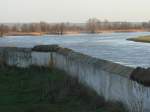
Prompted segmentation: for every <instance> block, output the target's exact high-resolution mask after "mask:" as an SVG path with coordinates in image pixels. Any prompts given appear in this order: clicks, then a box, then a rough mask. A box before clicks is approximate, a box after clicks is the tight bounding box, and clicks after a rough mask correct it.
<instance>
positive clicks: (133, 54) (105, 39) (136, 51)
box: [0, 32, 150, 68]
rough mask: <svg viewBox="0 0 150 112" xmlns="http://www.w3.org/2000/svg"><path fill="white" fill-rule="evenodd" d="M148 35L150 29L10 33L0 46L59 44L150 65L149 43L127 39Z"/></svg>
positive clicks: (109, 57)
mask: <svg viewBox="0 0 150 112" xmlns="http://www.w3.org/2000/svg"><path fill="white" fill-rule="evenodd" d="M143 35H150V32H132V33H102V34H80V35H63V36H58V35H45V36H9V37H5V38H0V46H13V47H33V46H35V45H45V44H59V45H60V46H63V47H67V48H71V49H73V50H75V51H78V52H82V53H84V54H87V55H90V56H93V57H96V58H100V59H106V60H110V61H113V62H115V63H120V64H123V65H127V66H132V67H137V66H141V67H145V68H148V67H150V43H141V42H132V41H128V40H126V39H127V38H131V37H137V36H143Z"/></svg>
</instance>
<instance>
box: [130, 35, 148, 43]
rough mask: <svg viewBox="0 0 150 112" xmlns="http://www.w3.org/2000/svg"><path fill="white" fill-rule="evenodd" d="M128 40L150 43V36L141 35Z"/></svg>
mask: <svg viewBox="0 0 150 112" xmlns="http://www.w3.org/2000/svg"><path fill="white" fill-rule="evenodd" d="M127 40H129V41H133V42H143V43H150V36H140V37H137V38H128V39H127Z"/></svg>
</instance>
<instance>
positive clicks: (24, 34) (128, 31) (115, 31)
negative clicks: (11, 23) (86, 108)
mask: <svg viewBox="0 0 150 112" xmlns="http://www.w3.org/2000/svg"><path fill="white" fill-rule="evenodd" d="M130 32H150V31H148V30H134V29H131V30H101V31H97V32H95V33H89V32H78V31H77V32H75V31H70V32H64V33H63V34H60V33H48V32H8V33H5V34H4V35H3V36H42V35H72V34H100V33H130Z"/></svg>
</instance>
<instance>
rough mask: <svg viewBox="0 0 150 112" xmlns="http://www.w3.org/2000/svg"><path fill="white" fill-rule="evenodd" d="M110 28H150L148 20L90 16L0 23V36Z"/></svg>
mask: <svg viewBox="0 0 150 112" xmlns="http://www.w3.org/2000/svg"><path fill="white" fill-rule="evenodd" d="M110 30H116V31H117V30H122V31H124V30H150V21H149V22H137V23H136V22H109V21H108V20H104V21H100V20H99V19H96V18H92V19H89V20H88V21H87V22H86V23H82V24H79V23H74V24H73V23H47V22H39V23H24V24H23V23H22V24H0V36H2V35H4V34H8V33H10V32H20V33H21V32H23V33H25V32H26V33H28V32H38V33H41V34H61V35H62V34H65V33H100V32H101V31H110Z"/></svg>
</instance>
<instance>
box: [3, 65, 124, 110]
mask: <svg viewBox="0 0 150 112" xmlns="http://www.w3.org/2000/svg"><path fill="white" fill-rule="evenodd" d="M0 91H1V92H0V111H1V112H125V111H124V109H123V107H122V106H121V105H119V104H114V103H110V102H105V100H104V99H103V98H102V97H99V96H98V95H97V94H96V93H95V92H93V91H89V90H87V88H86V87H84V86H82V85H81V84H79V83H78V81H77V80H76V79H73V78H71V77H69V76H68V75H66V73H65V72H63V71H60V70H57V69H47V68H39V67H31V68H26V69H25V68H22V69H21V68H16V67H4V66H3V67H0Z"/></svg>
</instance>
